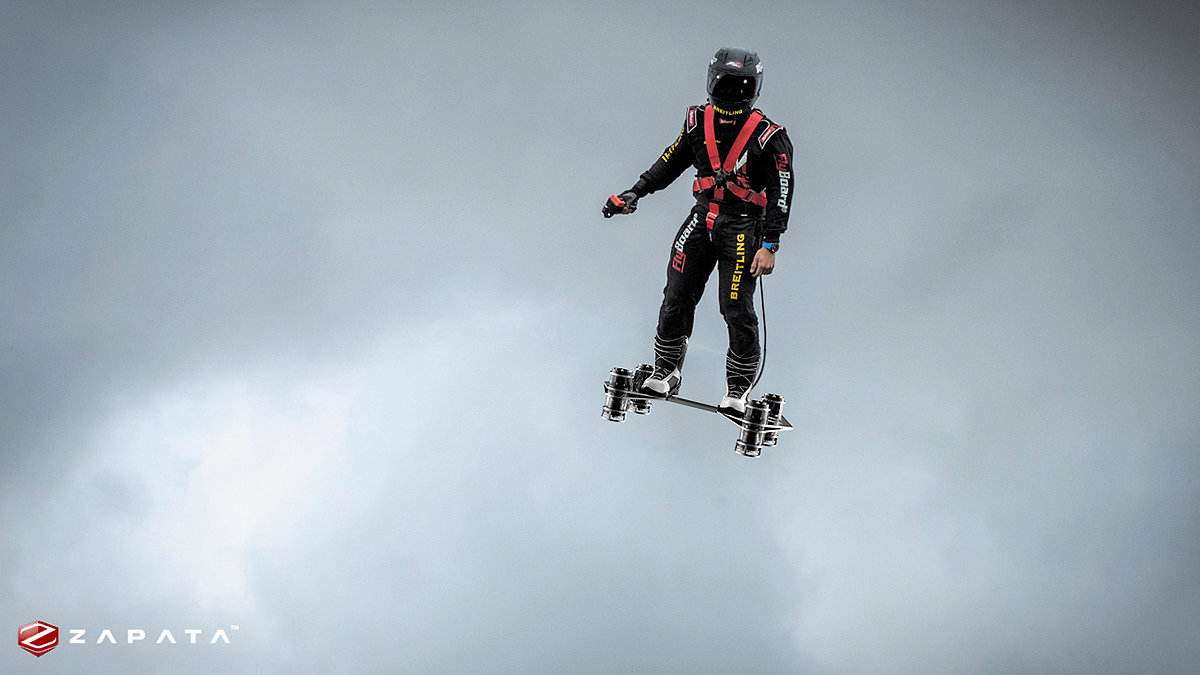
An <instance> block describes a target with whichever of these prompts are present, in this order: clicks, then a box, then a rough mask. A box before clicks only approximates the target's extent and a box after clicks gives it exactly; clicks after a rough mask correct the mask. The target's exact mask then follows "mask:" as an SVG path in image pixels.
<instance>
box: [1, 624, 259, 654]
mask: <svg viewBox="0 0 1200 675" xmlns="http://www.w3.org/2000/svg"><path fill="white" fill-rule="evenodd" d="M237 630H238V626H236V625H234V626H230V627H229V630H228V631H227V630H225V629H224V628H218V629H216V630H215V631H206V630H202V629H200V628H187V629H184V630H182V631H178V633H179V635H178V636H176V633H175V631H172V630H171V629H170V628H163V629H162V630H160V631H157V632H154V631H149V632H147V631H146V630H145V629H143V628H130V629H127V630H125V631H118V632H113V630H112V629H111V628H105V629H103V630H101V631H100V632H99V633H93V634H92V635H95V636H96V637H95V638H94V639H93V638H92V636H91V635H89V634H88V630H87V629H86V628H68V629H67V632H68V633H69V634H70V635H71V639H70V640H68V641H67V644H69V645H86V644H97V645H102V644H111V645H115V644H126V645H135V644H145V643H148V642H149V641H150V638H151V636H157V637H156V638H154V640H153V643H154V644H156V645H165V644H172V645H177V644H191V645H199V644H208V645H216V644H232V642H231V641H230V639H229V633H236V632H237ZM58 634H59V630H58V626H55V625H54V624H51V623H47V622H45V621H34V622H33V623H27V624H25V625H24V626H21V627H20V628H18V629H17V646H19V647H20V648H21V649H24V650H25V651H27V652H29V653H30V654H33V655H34V656H39V657H40V656H42V655H43V654H46V653H47V652H49V651H50V650H51V649H54V648H55V647H57V646H58ZM118 635H120V637H121V638H123V639H120V640H118V638H117V636H118Z"/></svg>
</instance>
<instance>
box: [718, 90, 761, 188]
mask: <svg viewBox="0 0 1200 675" xmlns="http://www.w3.org/2000/svg"><path fill="white" fill-rule="evenodd" d="M715 116H716V115H715V114H714V111H713V107H712V106H711V105H706V106H704V145H705V147H707V148H708V162H709V164H712V169H713V171H716V172H717V173H721V172H722V171H724V172H725V173H733V169H734V167H736V166H737V161H738V157H741V156H742V150H745V149H746V143H748V142H749V141H750V136H751V135H752V134H754V130H755V129H757V128H758V123H759V122H761V121H762V118H763V114H762V113H760V112H758V111H757V110H755V111H754V112H752V113H750V117H748V118H747V119H746V123H745V124H743V125H742V129H741V131H739V132H738V135H737V139H736V140H734V141H733V146H731V147H730V148H729V152H728V153H727V154H726V155H725V162H724V166H722V162H721V155H720V153H719V152H718V151H717V134H716V131H715V130H714V129H713V118H714V117H715Z"/></svg>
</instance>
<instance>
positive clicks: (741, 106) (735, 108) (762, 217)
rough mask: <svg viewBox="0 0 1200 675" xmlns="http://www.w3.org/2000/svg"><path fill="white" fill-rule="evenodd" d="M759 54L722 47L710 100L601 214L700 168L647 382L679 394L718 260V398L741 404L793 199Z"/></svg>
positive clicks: (711, 70)
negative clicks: (721, 333) (721, 342)
mask: <svg viewBox="0 0 1200 675" xmlns="http://www.w3.org/2000/svg"><path fill="white" fill-rule="evenodd" d="M762 77H763V73H762V62H761V61H760V60H759V58H758V54H756V53H755V52H751V51H746V50H744V49H732V48H725V49H721V50H720V51H718V52H717V53H716V55H715V56H713V58H712V61H711V62H709V65H708V104H707V105H703V106H691V107H689V108H688V111H687V117H686V119H685V120H684V123H683V129H682V130H681V131H680V132H679V137H678V138H677V139H675V142H674V143H672V144H671V145H670V146H669V147H667V149H666V150H665V151H664V152H663V154H662V156H661V157H659V158H658V159H657V160H656V161H655V162H654V164H653V165H652V166H651V167H650V168H649V169H648V170H647V171H646V172H645V173H643V174H642V175H641V177H639V178H638V180H637V183H635V184H634V186H633V187H632V188H630V189H629V190H626V191H625V192H622V193H621V194H619V195H613V196H611V197H609V199H608V202H606V203H605V205H604V217H605V218H609V217H612V216H613V215H615V214H618V213H623V214H628V213H633V212H634V210H636V209H637V201H638V199H640V198H642V197H645V196H646V195H648V194H651V193H654V192H657V191H658V190H661V189H663V188H665V187H667V186H668V185H670V184H671V183H672V182H673V181H674V180H675V179H676V178H678V177H679V176H680V175H681V174H682V173H683V172H684V171H685V170H686V169H687V168H688V167H689V166H692V167H695V168H696V178H695V180H694V181H693V183H692V192H693V193H694V194H695V197H696V205H695V206H694V207H693V208H692V210H691V212H690V213H689V214H688V217H687V219H686V220H684V222H683V225H682V226H681V227H680V228H679V233H678V234H677V235H676V237H675V241H674V244H673V246H672V249H671V257H670V262H669V264H668V265H667V285H666V287H665V288H664V289H663V302H662V307H661V308H660V309H659V313H658V329H657V333H656V335H655V337H654V372H653V373H651V374H650V376H649V377H647V378H646V380H645V383H644V384H643V385H642V389H643V391H645V392H646V393H650V394H655V395H659V396H669V395H674V394H675V393H677V392H678V391H679V385H680V383H681V382H682V380H683V377H682V374H681V372H680V369H681V368H682V366H683V358H684V355H685V354H686V352H687V343H688V338H690V337H691V334H692V323H693V318H694V316H695V311H696V303H697V302H699V300H700V296H701V294H702V293H703V292H704V285H705V283H706V282H707V281H708V277H709V275H710V274H711V273H712V270H713V267H714V266H715V267H716V268H717V276H718V278H719V281H720V286H719V289H718V292H719V293H720V296H719V298H718V300H719V304H720V308H721V315H722V316H724V317H725V324H726V326H727V327H728V329H729V351H728V352H727V354H726V359H725V396H724V397H723V398H722V399H721V403H720V406H719V407H720V408H721V409H723V410H726V411H732V412H736V413H737V414H742V413H744V412H745V408H746V399H747V397H748V396H749V394H750V387H751V385H752V384H753V382H754V378H755V375H756V374H757V372H758V364H759V346H758V316H757V315H756V314H755V313H754V287H755V280H756V279H757V278H758V277H759V276H761V275H763V274H770V273H771V272H772V270H774V269H775V254H776V253H777V252H778V251H779V237H780V235H782V234H783V233H784V231H785V230H786V229H787V220H788V212H789V211H790V209H791V203H792V189H791V182H792V168H791V160H792V144H791V141H790V140H788V136H787V132H786V131H784V129H783V127H780V126H778V125H776V124H774V123H772V122H771V121H770V120H769V119H767V118H766V117H765V116H764V115H763V114H762V111H760V110H757V109H755V108H754V102H755V101H756V100H757V99H758V94H759V92H760V91H761V89H762Z"/></svg>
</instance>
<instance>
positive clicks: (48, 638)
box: [17, 621, 58, 656]
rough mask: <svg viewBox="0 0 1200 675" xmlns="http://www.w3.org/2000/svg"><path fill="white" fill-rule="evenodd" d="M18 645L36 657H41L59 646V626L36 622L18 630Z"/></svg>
mask: <svg viewBox="0 0 1200 675" xmlns="http://www.w3.org/2000/svg"><path fill="white" fill-rule="evenodd" d="M17 645H18V646H20V647H21V649H24V650H25V651H27V652H29V653H30V654H33V655H34V656H41V655H42V654H45V653H46V652H48V651H50V650H51V649H54V648H55V647H57V646H58V626H53V625H51V624H48V623H46V622H45V621H34V622H33V623H28V624H25V625H24V626H21V627H20V628H18V629H17Z"/></svg>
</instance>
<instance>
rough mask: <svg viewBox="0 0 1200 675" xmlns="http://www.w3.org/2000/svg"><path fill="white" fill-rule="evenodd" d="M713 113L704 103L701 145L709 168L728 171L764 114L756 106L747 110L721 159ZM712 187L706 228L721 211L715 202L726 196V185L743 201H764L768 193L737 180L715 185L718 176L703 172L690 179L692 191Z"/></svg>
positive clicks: (710, 107) (761, 202)
mask: <svg viewBox="0 0 1200 675" xmlns="http://www.w3.org/2000/svg"><path fill="white" fill-rule="evenodd" d="M715 117H716V113H715V112H714V111H713V107H712V106H711V105H706V106H704V147H705V148H706V149H707V150H708V162H709V164H711V165H712V170H713V171H715V172H716V173H717V174H718V175H720V174H731V173H733V170H734V169H735V168H736V167H737V162H738V158H740V157H741V156H742V151H743V150H745V149H746V143H748V142H749V141H750V136H752V135H754V130H755V129H757V128H758V123H759V122H761V121H762V119H763V114H762V113H760V112H758V111H757V110H755V111H753V112H751V113H750V116H749V117H748V118H746V122H745V123H744V124H743V125H742V128H741V130H740V131H738V135H737V138H736V139H734V141H733V145H732V146H730V148H729V152H728V153H726V155H725V161H724V162H722V161H721V153H720V151H719V150H718V149H717V134H716V130H715V129H714V128H713V125H714V122H713V119H714V118H715ZM709 188H713V198H712V200H711V201H710V202H709V205H708V218H706V219H705V220H706V222H707V223H708V228H709V229H710V230H711V229H712V226H713V223H714V222H715V221H716V219H717V215H718V214H719V213H720V209H719V208H718V206H717V202H718V201H720V200H721V199H723V198H724V197H725V188H728V189H729V191H730V192H731V193H733V195H734V196H736V197H738V198H739V199H741V200H743V201H747V202H750V203H751V204H755V205H757V206H766V205H767V194H766V193H765V192H751V191H750V190H749V189H748V188H744V187H742V186H741V185H738V184H737V183H728V184H726V185H723V186H722V185H717V179H716V178H715V177H713V176H704V177H703V178H697V179H696V180H695V182H693V183H692V192H700V191H702V190H707V189H709Z"/></svg>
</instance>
